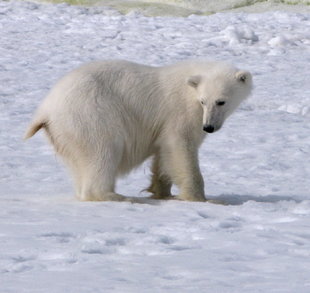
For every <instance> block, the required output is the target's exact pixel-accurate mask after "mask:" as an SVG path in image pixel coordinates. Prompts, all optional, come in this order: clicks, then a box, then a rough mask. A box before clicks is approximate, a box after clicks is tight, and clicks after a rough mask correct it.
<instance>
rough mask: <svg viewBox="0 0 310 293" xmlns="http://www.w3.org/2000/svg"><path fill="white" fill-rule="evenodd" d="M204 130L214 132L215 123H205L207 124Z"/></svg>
mask: <svg viewBox="0 0 310 293" xmlns="http://www.w3.org/2000/svg"><path fill="white" fill-rule="evenodd" d="M203 130H204V131H205V132H208V133H212V132H214V126H213V125H205V126H204V127H203Z"/></svg>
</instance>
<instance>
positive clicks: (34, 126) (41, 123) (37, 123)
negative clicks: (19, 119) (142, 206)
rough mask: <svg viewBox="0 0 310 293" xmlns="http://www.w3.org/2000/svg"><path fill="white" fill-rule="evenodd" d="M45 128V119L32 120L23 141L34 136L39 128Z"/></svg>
mask: <svg viewBox="0 0 310 293" xmlns="http://www.w3.org/2000/svg"><path fill="white" fill-rule="evenodd" d="M46 126H47V121H46V120H45V119H38V120H34V121H33V122H32V123H31V124H30V126H29V128H28V129H27V131H26V133H25V135H24V140H26V139H28V138H30V137H32V136H33V135H35V134H36V132H38V131H39V130H40V129H41V128H45V127H46Z"/></svg>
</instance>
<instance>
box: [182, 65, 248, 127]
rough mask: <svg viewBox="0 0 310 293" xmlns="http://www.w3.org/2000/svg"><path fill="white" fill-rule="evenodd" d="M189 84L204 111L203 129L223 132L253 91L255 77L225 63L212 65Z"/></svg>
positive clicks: (192, 78)
mask: <svg viewBox="0 0 310 293" xmlns="http://www.w3.org/2000/svg"><path fill="white" fill-rule="evenodd" d="M187 84H188V85H189V86H190V87H192V88H193V89H194V90H195V94H194V95H195V97H196V98H197V100H198V102H199V103H200V104H201V106H202V108H203V117H202V129H203V130H204V131H206V132H208V133H212V132H215V131H217V130H219V129H220V128H221V127H222V125H223V123H224V121H225V119H226V118H227V117H228V116H229V115H231V114H232V113H233V112H234V111H235V110H236V109H237V107H238V106H239V105H240V103H241V102H242V101H243V100H244V99H246V98H247V97H248V96H249V94H250V93H251V90H252V76H251V74H250V73H249V72H248V71H242V70H239V69H237V68H235V67H233V66H231V65H228V64H225V63H211V64H208V66H206V67H205V69H204V71H201V70H200V71H199V73H198V74H195V75H191V76H190V77H189V78H188V80H187Z"/></svg>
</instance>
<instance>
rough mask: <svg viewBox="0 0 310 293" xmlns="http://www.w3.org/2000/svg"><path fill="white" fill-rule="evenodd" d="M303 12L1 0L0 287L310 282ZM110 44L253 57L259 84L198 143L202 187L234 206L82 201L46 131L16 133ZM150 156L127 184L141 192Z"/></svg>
mask: <svg viewBox="0 0 310 293" xmlns="http://www.w3.org/2000/svg"><path fill="white" fill-rule="evenodd" d="M309 25H310V23H309V14H305V13H288V12H283V11H282V12H280V11H278V12H266V13H262V14H246V13H226V14H213V15H210V16H197V15H192V16H190V17H187V18H177V17H174V18H169V17H156V18H153V17H144V16H142V15H141V14H139V13H131V14H129V15H127V16H124V15H121V14H119V13H118V12H116V11H114V10H111V9H106V8H104V7H91V8H88V7H72V6H68V5H64V4H60V5H51V4H35V3H27V2H0V44H1V46H0V111H1V114H0V162H1V165H0V180H1V181H0V182H1V189H0V292H1V293H2V292H3V293H17V292H18V293H24V292H29V293H30V292H31V293H35V292H49V293H64V292H65V293H69V292H70V293H71V292H72V293H76V292H80V293H88V292H89V293H95V292H118V293H119V292H121V293H122V292H126V293H127V292H171V293H172V292H210V293H213V292H229V293H233V292H238V293H239V292H268V293H269V292H281V293H282V292H287V293H292V292H299V293H308V292H310V278H309V276H310V266H309V264H310V191H309V190H310V181H309V177H310V176H309V175H310V92H309V76H310V70H309V62H310V52H309V46H310V40H309V37H310V32H309ZM110 58H114V59H115V58H117V59H127V60H132V61H136V62H140V63H145V64H150V65H155V66H159V65H163V64H169V63H173V62H176V61H179V60H184V59H189V58H208V59H217V60H226V61H229V62H232V63H234V64H236V65H238V66H239V67H240V68H243V69H248V70H250V71H251V72H252V74H253V77H254V83H255V89H254V92H253V95H252V97H251V98H249V99H248V100H247V101H246V102H245V103H244V104H242V106H241V107H240V109H239V110H238V111H237V112H236V113H235V114H234V115H233V116H232V117H231V118H230V119H229V120H228V121H227V122H226V124H225V125H224V127H223V129H222V130H220V131H219V132H217V133H214V134H211V135H209V136H208V137H207V139H206V141H205V143H204V144H203V145H202V147H201V152H200V162H201V170H202V173H203V176H204V178H205V185H206V194H207V195H208V196H209V197H212V198H217V199H220V200H222V201H223V202H224V203H225V204H226V205H215V204H211V203H192V202H180V201H176V200H171V201H158V202H155V203H154V202H153V203H152V204H143V205H141V204H130V203H112V202H79V201H77V200H76V199H75V198H74V192H73V188H72V186H71V181H70V179H69V176H68V175H67V172H66V171H65V170H64V168H63V167H62V163H61V160H60V159H58V158H57V157H56V156H55V155H54V153H53V150H52V149H51V147H50V146H49V145H48V144H47V141H46V139H45V137H44V135H43V134H39V135H37V136H35V137H34V138H33V139H31V140H29V141H27V142H23V141H22V137H23V134H24V131H25V129H26V127H27V125H28V123H29V122H30V119H31V117H32V115H33V112H34V110H35V109H36V107H37V106H38V104H39V103H40V101H41V100H42V99H43V98H44V96H45V95H46V94H47V92H48V90H49V89H50V88H51V86H52V85H53V84H54V82H56V81H57V80H58V79H59V78H60V77H61V76H63V75H64V74H65V73H66V72H68V71H69V70H71V69H73V68H75V67H76V66H78V65H80V64H82V63H84V62H87V61H91V60H97V59H110ZM148 167H149V162H146V163H145V164H144V165H143V166H142V167H141V168H139V169H138V170H136V171H135V172H133V173H132V174H130V176H128V177H126V178H124V179H122V180H121V181H120V182H119V185H118V191H119V192H120V193H123V194H125V195H130V196H142V195H145V194H144V193H143V192H141V190H142V189H143V188H145V187H146V186H147V184H148V179H149V176H150V173H149V170H148ZM175 192H177V190H175Z"/></svg>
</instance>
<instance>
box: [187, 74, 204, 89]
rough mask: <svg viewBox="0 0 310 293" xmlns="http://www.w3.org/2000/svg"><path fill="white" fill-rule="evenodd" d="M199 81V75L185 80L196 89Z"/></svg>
mask: <svg viewBox="0 0 310 293" xmlns="http://www.w3.org/2000/svg"><path fill="white" fill-rule="evenodd" d="M200 81H201V76H200V75H193V76H191V77H190V78H189V79H188V80H187V84H188V85H189V86H191V87H193V88H197V87H198V85H199V83H200Z"/></svg>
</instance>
